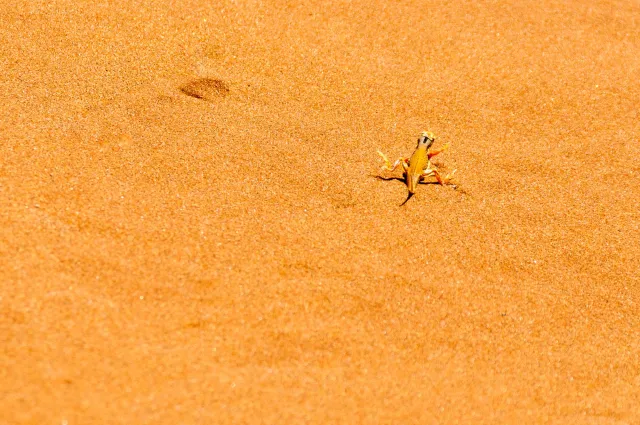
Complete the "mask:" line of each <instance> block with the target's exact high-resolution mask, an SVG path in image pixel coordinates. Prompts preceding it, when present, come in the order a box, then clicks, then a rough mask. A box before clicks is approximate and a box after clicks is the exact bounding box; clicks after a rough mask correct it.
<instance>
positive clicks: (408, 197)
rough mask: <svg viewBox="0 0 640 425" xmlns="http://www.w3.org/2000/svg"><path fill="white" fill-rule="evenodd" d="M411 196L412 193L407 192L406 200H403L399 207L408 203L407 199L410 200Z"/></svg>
mask: <svg viewBox="0 0 640 425" xmlns="http://www.w3.org/2000/svg"><path fill="white" fill-rule="evenodd" d="M412 196H413V192H409V195H408V196H407V199H405V200H404V202H403V203H401V204H400V206H403V205H404V204H406V203H407V201H408V200H409V199H411V197H412Z"/></svg>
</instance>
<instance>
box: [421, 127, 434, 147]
mask: <svg viewBox="0 0 640 425" xmlns="http://www.w3.org/2000/svg"><path fill="white" fill-rule="evenodd" d="M435 140H436V135H435V134H433V133H432V132H430V131H423V132H422V133H420V138H419V139H418V146H417V147H419V148H420V147H425V148H426V149H429V148H430V147H431V145H432V144H433V142H434V141H435Z"/></svg>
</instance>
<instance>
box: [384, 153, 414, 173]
mask: <svg viewBox="0 0 640 425" xmlns="http://www.w3.org/2000/svg"><path fill="white" fill-rule="evenodd" d="M378 155H380V156H381V157H382V159H383V160H384V165H383V166H382V169H383V170H388V171H393V170H395V169H396V168H398V165H400V164H402V168H403V169H404V171H407V169H408V168H409V160H408V159H407V158H398V160H397V161H396V162H394V163H393V165H391V162H390V161H389V158H387V156H386V155H385V154H383V153H382V152H380V151H378Z"/></svg>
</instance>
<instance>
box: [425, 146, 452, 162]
mask: <svg viewBox="0 0 640 425" xmlns="http://www.w3.org/2000/svg"><path fill="white" fill-rule="evenodd" d="M447 149H449V143H447V144H446V145H444V146H443V147H441V148H440V149H437V150H433V151H431V152H429V153H428V154H427V156H428V157H429V159H431V158H432V157H434V156H436V155H438V154H439V153H442V152H444V151H446V150H447Z"/></svg>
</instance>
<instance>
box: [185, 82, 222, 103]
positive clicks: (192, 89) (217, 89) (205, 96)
mask: <svg viewBox="0 0 640 425" xmlns="http://www.w3.org/2000/svg"><path fill="white" fill-rule="evenodd" d="M180 91H181V92H182V93H184V94H186V95H187V96H191V97H195V98H196V99H202V100H206V101H207V102H213V101H214V100H216V99H218V98H220V97H225V96H226V95H227V94H229V86H228V85H227V83H225V82H224V81H222V80H214V79H211V78H200V79H197V80H193V81H190V82H188V83H186V84H185V85H183V86H182V87H180Z"/></svg>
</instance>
